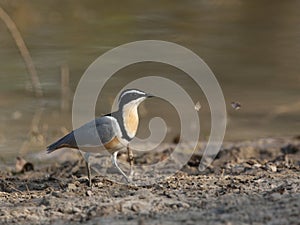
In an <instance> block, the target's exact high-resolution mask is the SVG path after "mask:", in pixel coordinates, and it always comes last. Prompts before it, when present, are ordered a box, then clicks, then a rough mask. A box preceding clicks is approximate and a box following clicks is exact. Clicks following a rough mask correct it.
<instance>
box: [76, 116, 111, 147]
mask: <svg viewBox="0 0 300 225" xmlns="http://www.w3.org/2000/svg"><path fill="white" fill-rule="evenodd" d="M115 123H116V121H115V120H113V119H112V118H111V117H100V118H96V119H95V120H93V121H91V122H89V123H86V124H85V125H83V126H81V127H80V128H78V129H76V130H74V136H75V139H76V142H77V145H78V146H79V148H80V147H101V146H103V145H105V144H106V143H109V142H110V141H111V140H112V139H113V138H114V137H116V131H115V126H116V124H115Z"/></svg>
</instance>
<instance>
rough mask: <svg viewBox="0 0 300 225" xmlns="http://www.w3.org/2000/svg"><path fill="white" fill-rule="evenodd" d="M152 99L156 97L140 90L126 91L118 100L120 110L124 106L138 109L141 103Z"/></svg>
mask: <svg viewBox="0 0 300 225" xmlns="http://www.w3.org/2000/svg"><path fill="white" fill-rule="evenodd" d="M151 97H154V96H153V95H151V94H147V93H146V92H143V91H141V90H138V89H126V90H124V91H123V92H122V93H121V94H120V97H119V100H118V105H119V109H121V108H123V107H124V106H132V107H138V106H139V104H140V103H141V102H143V101H144V100H145V99H147V98H151Z"/></svg>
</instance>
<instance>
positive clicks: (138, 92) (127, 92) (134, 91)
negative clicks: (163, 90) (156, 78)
mask: <svg viewBox="0 0 300 225" xmlns="http://www.w3.org/2000/svg"><path fill="white" fill-rule="evenodd" d="M130 93H136V94H140V95H144V94H145V93H144V92H142V91H138V90H128V91H125V92H124V93H123V94H122V95H121V96H120V98H119V99H121V98H122V97H123V96H124V95H127V94H130Z"/></svg>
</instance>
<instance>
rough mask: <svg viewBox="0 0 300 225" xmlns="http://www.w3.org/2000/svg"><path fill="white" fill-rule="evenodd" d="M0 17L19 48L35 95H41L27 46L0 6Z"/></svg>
mask: <svg viewBox="0 0 300 225" xmlns="http://www.w3.org/2000/svg"><path fill="white" fill-rule="evenodd" d="M0 18H1V19H2V20H3V21H4V23H5V24H6V26H7V28H8V30H9V31H10V33H11V35H12V37H13V39H14V40H15V42H16V44H17V46H18V48H19V51H20V53H21V55H22V57H23V60H24V62H25V64H26V67H27V70H28V72H29V74H30V75H31V83H32V86H33V89H34V91H35V95H36V96H37V97H41V96H43V91H42V88H41V84H40V81H39V77H38V75H37V72H36V69H35V66H34V64H33V61H32V58H31V56H30V53H29V51H28V48H27V47H26V45H25V42H24V40H23V38H22V36H21V34H20V32H19V30H18V28H17V26H16V24H15V23H14V21H13V20H12V19H11V18H10V17H9V15H8V14H7V13H6V12H5V11H4V10H3V9H2V7H1V6H0Z"/></svg>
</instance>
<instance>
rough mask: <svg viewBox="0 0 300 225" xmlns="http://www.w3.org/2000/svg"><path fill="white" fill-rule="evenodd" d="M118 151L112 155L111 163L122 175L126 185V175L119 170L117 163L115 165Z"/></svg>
mask: <svg viewBox="0 0 300 225" xmlns="http://www.w3.org/2000/svg"><path fill="white" fill-rule="evenodd" d="M118 153H119V151H116V152H114V153H113V155H112V161H113V164H114V165H115V167H116V168H117V169H118V170H119V172H120V173H121V174H122V175H123V177H124V178H125V180H126V181H127V183H129V178H128V177H127V175H126V174H125V173H124V172H123V170H121V168H120V167H119V165H118V163H117V156H118Z"/></svg>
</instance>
